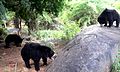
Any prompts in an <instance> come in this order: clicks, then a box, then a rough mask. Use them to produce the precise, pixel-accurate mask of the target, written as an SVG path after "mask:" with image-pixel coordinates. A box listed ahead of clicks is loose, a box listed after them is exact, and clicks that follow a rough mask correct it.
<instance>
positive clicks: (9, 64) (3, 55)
mask: <svg viewBox="0 0 120 72" xmlns="http://www.w3.org/2000/svg"><path fill="white" fill-rule="evenodd" d="M21 48H22V47H17V48H16V47H12V48H8V49H4V48H1V47H0V72H36V71H35V70H34V65H33V63H32V61H30V62H31V64H32V65H31V66H32V68H31V69H29V70H28V69H27V68H26V67H25V65H24V62H23V60H22V58H21V55H20V50H21ZM49 63H51V61H50V60H49V61H48V64H49ZM45 67H46V66H40V72H45V71H44V70H45Z"/></svg>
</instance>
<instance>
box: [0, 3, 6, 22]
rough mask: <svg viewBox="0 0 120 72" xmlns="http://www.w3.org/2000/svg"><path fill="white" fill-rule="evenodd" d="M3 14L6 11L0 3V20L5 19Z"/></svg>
mask: <svg viewBox="0 0 120 72" xmlns="http://www.w3.org/2000/svg"><path fill="white" fill-rule="evenodd" d="M5 12H6V10H5V7H4V5H3V2H2V1H0V20H3V19H5Z"/></svg>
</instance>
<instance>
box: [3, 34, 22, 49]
mask: <svg viewBox="0 0 120 72" xmlns="http://www.w3.org/2000/svg"><path fill="white" fill-rule="evenodd" d="M22 41H23V39H22V38H21V37H20V36H19V35H17V34H9V35H8V36H7V37H6V38H5V44H6V45H5V48H10V43H12V42H13V43H15V45H16V46H17V47H21V43H22Z"/></svg>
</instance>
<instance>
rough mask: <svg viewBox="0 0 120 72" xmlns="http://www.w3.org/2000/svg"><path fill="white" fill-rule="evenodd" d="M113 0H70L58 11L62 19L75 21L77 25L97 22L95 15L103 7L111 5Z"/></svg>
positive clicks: (96, 15)
mask: <svg viewBox="0 0 120 72" xmlns="http://www.w3.org/2000/svg"><path fill="white" fill-rule="evenodd" d="M112 2H113V1H108V0H71V1H69V2H68V3H67V5H66V8H64V10H63V12H61V13H60V18H61V19H62V20H63V21H69V20H71V21H75V22H76V23H78V24H79V26H80V27H81V26H88V25H91V24H96V23H97V21H96V20H97V17H98V15H99V14H100V13H101V11H102V10H103V9H105V8H108V7H111V3H112Z"/></svg>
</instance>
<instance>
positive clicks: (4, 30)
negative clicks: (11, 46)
mask: <svg viewBox="0 0 120 72" xmlns="http://www.w3.org/2000/svg"><path fill="white" fill-rule="evenodd" d="M0 33H2V36H1V37H2V38H5V37H6V36H7V34H8V31H7V29H6V28H1V27H0Z"/></svg>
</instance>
